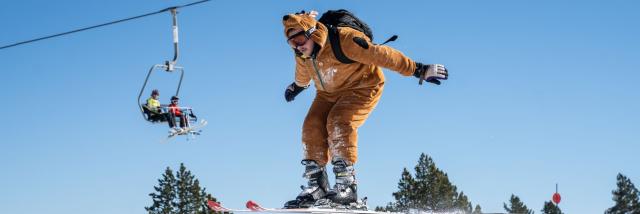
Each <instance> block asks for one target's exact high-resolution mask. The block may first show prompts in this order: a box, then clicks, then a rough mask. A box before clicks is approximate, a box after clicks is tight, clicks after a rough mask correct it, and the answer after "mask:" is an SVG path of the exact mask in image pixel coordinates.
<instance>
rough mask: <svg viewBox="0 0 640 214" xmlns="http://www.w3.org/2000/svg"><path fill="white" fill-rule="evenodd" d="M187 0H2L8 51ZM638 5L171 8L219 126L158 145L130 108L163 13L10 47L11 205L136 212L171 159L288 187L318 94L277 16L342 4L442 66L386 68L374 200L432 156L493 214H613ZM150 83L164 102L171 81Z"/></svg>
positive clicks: (5, 154)
mask: <svg viewBox="0 0 640 214" xmlns="http://www.w3.org/2000/svg"><path fill="white" fill-rule="evenodd" d="M188 2H189V1H151V0H140V1H123V0H117V1H101V2H88V1H66V0H65V1H56V2H46V1H10V2H5V4H4V7H3V9H2V12H1V13H0V18H1V19H2V20H4V29H5V30H4V31H3V34H2V36H1V37H0V45H5V44H10V43H13V42H17V41H21V40H25V39H31V38H35V37H39V36H44V35H48V34H53V33H58V32H61V31H66V30H71V29H75V28H78V27H84V26H90V25H94V24H98V23H104V22H107V21H111V20H115V19H119V18H125V17H129V16H133V15H138V14H143V13H147V12H150V11H154V10H159V9H162V8H165V7H168V6H172V5H178V4H184V3H188ZM639 6H640V3H638V2H636V1H622V0H621V1H607V2H604V1H560V2H559V1H551V0H544V1H493V0H492V1H446V2H444V1H440V2H433V1H393V2H388V1H366V2H365V1H213V2H209V3H206V4H203V5H200V6H196V7H190V8H185V9H182V10H181V13H180V14H179V23H180V41H181V51H182V55H181V58H180V60H179V64H181V65H182V66H184V67H185V70H186V75H185V80H184V83H183V88H182V93H181V98H182V103H183V104H186V105H189V106H193V107H194V108H195V109H196V111H197V113H198V115H199V116H200V117H203V118H206V119H207V120H208V121H209V122H210V125H209V126H207V127H206V128H205V130H204V133H203V135H202V136H200V137H199V138H198V139H197V140H196V141H185V140H184V139H177V140H176V141H174V142H172V143H169V144H161V143H160V141H161V140H162V138H163V136H164V135H165V134H166V131H167V130H166V127H165V126H164V125H151V124H148V123H146V122H145V121H143V120H142V118H141V117H140V115H139V112H138V111H137V107H136V105H135V99H136V97H137V94H138V91H139V90H140V87H141V85H142V82H143V80H144V77H145V75H146V71H147V69H148V68H149V66H151V65H153V64H158V63H162V62H163V61H164V60H166V59H168V58H169V57H171V55H172V46H171V31H170V22H171V20H170V15H169V14H168V13H166V14H162V15H156V16H151V17H147V18H144V19H139V20H135V21H131V22H126V23H122V24H119V25H113V26H109V27H105V28H100V29H95V30H92V31H87V32H82V33H79V34H74V35H70V36H65V37H61V38H56V39H51V40H47V41H41V42H37V43H33V44H28V45H24V46H19V47H14V48H10V49H5V50H0V59H1V60H0V62H2V65H3V67H4V68H3V72H2V73H3V77H2V78H1V81H2V84H0V90H1V91H4V93H3V95H2V97H3V100H4V102H5V103H4V105H3V107H2V112H4V113H5V115H4V120H3V121H4V122H3V123H1V124H0V129H1V130H3V133H4V135H3V137H2V138H1V140H0V164H1V166H2V168H3V172H2V176H0V207H1V208H0V212H2V213H12V214H14V213H15V214H18V213H40V212H42V211H46V212H48V213H87V212H91V213H142V212H144V207H145V206H149V205H150V204H151V200H150V198H149V196H148V194H149V193H151V192H152V191H153V186H154V185H156V184H157V181H156V179H158V178H160V175H161V173H162V172H163V170H164V168H165V167H167V166H170V167H172V168H177V167H178V166H179V164H180V163H181V162H183V163H185V164H186V166H187V167H188V168H189V169H190V170H192V172H193V173H195V175H196V176H197V177H198V178H199V179H200V181H201V183H202V185H203V186H205V187H206V188H207V190H208V192H210V193H212V194H214V195H215V196H216V197H217V198H218V199H220V200H221V201H222V202H223V203H224V204H225V205H227V206H230V207H242V206H243V204H244V202H245V201H246V200H248V199H252V200H256V201H259V202H261V203H262V204H264V205H265V206H269V207H277V206H281V205H282V203H283V202H284V201H286V200H288V199H291V198H293V197H295V195H296V194H297V193H298V191H299V185H301V184H303V183H304V180H303V179H302V178H301V177H300V174H301V173H302V166H301V165H299V160H300V159H301V155H302V154H301V145H300V132H301V131H300V128H301V126H302V121H303V119H304V116H305V114H306V111H307V109H308V107H309V106H310V103H311V101H312V99H313V94H314V93H313V89H311V90H307V91H305V92H303V93H302V94H301V95H300V96H298V98H297V99H296V100H295V101H294V102H293V103H286V102H284V99H283V96H282V94H283V90H284V88H285V87H286V85H287V84H290V83H291V81H292V80H293V68H294V62H293V58H292V53H291V51H290V49H289V48H288V46H287V45H286V43H285V41H284V38H283V35H282V25H281V17H282V16H283V15H284V14H286V13H290V12H294V11H297V10H302V9H305V10H311V9H315V10H318V11H320V12H323V11H325V10H327V9H336V8H346V9H349V10H352V11H353V12H355V13H356V14H357V15H358V16H359V17H361V18H362V19H363V20H366V22H367V23H369V25H371V26H372V28H373V30H374V34H375V35H376V41H378V42H381V41H383V40H384V38H387V37H389V36H391V35H393V34H398V35H399V36H400V38H399V39H398V41H396V42H393V43H392V44H391V45H392V46H393V47H395V48H397V49H399V50H401V51H403V52H404V53H405V54H406V55H408V56H410V57H411V58H413V59H415V60H417V61H421V62H424V63H442V64H445V65H446V66H447V67H448V69H449V71H450V79H449V80H448V81H447V82H445V83H444V84H443V85H441V86H439V87H435V86H432V85H426V86H424V85H423V86H419V85H418V84H417V80H416V79H413V78H405V77H402V76H400V75H398V74H396V73H394V72H392V71H385V75H386V77H387V83H386V88H385V92H384V94H383V96H382V100H381V101H380V103H379V105H378V107H377V109H376V110H375V111H374V113H373V114H372V115H371V117H370V118H369V120H368V121H367V123H366V124H365V125H364V126H363V127H362V128H361V129H360V132H359V133H360V137H359V140H360V141H359V146H360V150H359V151H360V159H359V163H358V164H357V166H356V169H357V171H358V179H359V182H360V191H361V193H360V194H361V195H363V196H368V197H369V202H370V206H371V207H374V206H377V205H384V204H386V203H387V202H389V201H392V200H393V198H392V196H391V193H392V192H393V191H395V190H396V185H397V181H398V179H399V178H400V173H401V171H402V168H403V167H410V168H413V166H414V165H415V164H416V162H417V159H418V157H419V155H420V153H423V152H424V153H427V154H428V155H430V156H432V157H433V158H434V160H435V161H436V163H437V165H438V166H439V167H440V168H441V169H443V170H444V171H446V172H447V173H448V174H449V177H450V179H451V180H452V182H453V183H454V184H456V185H457V186H458V188H459V189H460V190H463V191H464V192H465V194H467V195H468V196H469V198H470V200H471V201H472V202H473V204H474V206H475V204H480V205H481V206H482V208H483V211H485V212H503V211H504V210H503V209H502V203H503V202H506V201H507V200H508V199H509V196H510V195H511V194H512V193H513V194H516V195H518V196H520V197H521V198H522V200H523V201H524V202H525V203H526V204H527V205H528V206H529V207H530V208H533V209H534V210H535V211H536V212H537V213H539V210H540V209H542V206H543V203H544V201H548V200H550V199H551V196H552V194H553V192H554V190H555V184H556V183H559V185H560V193H561V194H562V196H563V201H562V202H561V204H560V207H561V208H562V209H563V211H565V212H566V213H602V212H603V211H604V210H605V209H606V208H608V207H610V206H612V205H613V202H612V201H611V194H610V192H611V190H613V189H614V188H615V177H616V174H617V173H619V172H621V173H623V174H625V175H627V176H628V177H629V178H631V180H632V181H633V182H635V183H636V184H637V185H640V167H638V163H640V155H638V151H640V142H639V141H640V134H638V133H640V124H639V123H638V121H640V113H639V112H638V109H640V95H639V93H638V91H640V87H639V86H638V82H639V81H640V74H639V73H638V72H637V70H638V67H640V60H638V59H640V53H639V52H638V50H640V42H638V39H637V38H639V37H640V30H639V28H638V27H637V21H638V20H640V14H638V13H637V8H639ZM154 78H155V79H154V80H153V81H154V82H153V84H154V85H152V86H151V87H156V88H159V89H160V90H161V93H162V95H163V97H162V99H164V100H167V99H168V96H169V94H170V93H169V92H170V91H172V90H174V88H173V87H174V86H173V84H175V82H174V81H176V76H175V75H171V74H167V73H161V74H158V76H156V77H154Z"/></svg>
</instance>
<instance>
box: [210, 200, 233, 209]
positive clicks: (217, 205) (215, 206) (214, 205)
mask: <svg viewBox="0 0 640 214" xmlns="http://www.w3.org/2000/svg"><path fill="white" fill-rule="evenodd" d="M207 206H209V209H211V210H213V211H216V212H225V211H229V210H228V209H227V208H224V207H222V205H220V203H218V202H215V201H212V200H209V201H207Z"/></svg>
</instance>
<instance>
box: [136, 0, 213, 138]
mask: <svg viewBox="0 0 640 214" xmlns="http://www.w3.org/2000/svg"><path fill="white" fill-rule="evenodd" d="M169 11H170V12H171V15H172V17H173V26H172V29H173V48H174V55H173V59H172V60H167V61H165V63H164V64H155V65H153V66H151V68H150V69H149V72H148V73H147V77H146V78H145V80H144V84H142V89H140V93H139V94H138V108H139V109H140V112H141V113H142V117H143V118H144V119H145V121H148V122H150V123H168V122H169V121H168V120H174V121H173V122H174V124H179V123H177V121H175V120H176V118H177V117H176V115H175V114H174V113H173V111H170V110H171V109H176V108H177V109H178V110H180V111H182V114H184V116H185V117H186V121H185V124H184V127H180V129H176V130H170V134H169V138H172V137H174V136H176V135H187V136H188V137H190V138H193V137H195V135H199V134H200V132H201V130H200V129H201V128H202V127H203V126H205V125H206V124H207V122H206V121H205V120H200V123H197V122H198V117H196V116H195V114H194V113H193V109H192V108H191V107H183V106H180V107H169V105H161V106H160V109H159V111H160V112H158V110H152V109H150V108H149V107H148V106H147V105H146V103H143V101H142V99H143V98H142V95H143V93H144V91H145V88H146V87H147V83H148V82H149V78H150V77H151V74H152V73H153V72H155V71H165V72H169V73H173V72H179V73H180V80H179V81H178V87H177V89H176V93H175V96H176V97H177V96H178V95H179V94H180V87H181V86H182V79H183V78H184V67H182V66H178V65H177V61H178V53H179V52H178V19H177V13H178V12H177V8H175V7H174V8H171V9H170V10H169ZM159 114H161V115H159ZM191 124H197V125H191Z"/></svg>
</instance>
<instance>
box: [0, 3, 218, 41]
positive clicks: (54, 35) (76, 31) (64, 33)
mask: <svg viewBox="0 0 640 214" xmlns="http://www.w3.org/2000/svg"><path fill="white" fill-rule="evenodd" d="M208 1H211V0H201V1H197V2H193V3H189V4H184V5H178V6H173V7H168V8H165V9H162V10H159V11H156V12H151V13H147V14H142V15H138V16H133V17H129V18H124V19H120V20H115V21H111V22H107V23H104V24H99V25H94V26H89V27H84V28H79V29H76V30H71V31H67V32H63V33H58V34H53V35H49V36H44V37H40V38H36V39H31V40H26V41H22V42H17V43H14V44H10V45H5V46H2V47H0V50H2V49H6V48H10V47H15V46H19V45H24V44H28V43H32V42H37V41H40V40H45V39H51V38H55V37H60V36H64V35H68V34H73V33H78V32H81V31H86V30H91V29H94V28H99V27H104V26H107V25H113V24H117V23H121V22H126V21H131V20H134V19H139V18H143V17H147V16H151V15H156V14H159V13H163V12H166V11H170V10H172V9H178V8H183V7H189V6H193V5H196V4H200V3H204V2H208Z"/></svg>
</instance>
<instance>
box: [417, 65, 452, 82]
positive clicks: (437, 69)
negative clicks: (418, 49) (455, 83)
mask: <svg viewBox="0 0 640 214" xmlns="http://www.w3.org/2000/svg"><path fill="white" fill-rule="evenodd" d="M413 76H415V77H417V78H418V79H420V82H418V83H419V84H420V85H422V81H424V80H426V81H427V82H430V83H433V84H436V85H440V80H447V78H448V77H449V71H447V69H446V68H445V67H444V65H441V64H428V65H423V64H422V63H419V62H418V63H416V71H415V72H414V73H413Z"/></svg>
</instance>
